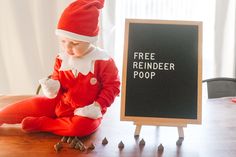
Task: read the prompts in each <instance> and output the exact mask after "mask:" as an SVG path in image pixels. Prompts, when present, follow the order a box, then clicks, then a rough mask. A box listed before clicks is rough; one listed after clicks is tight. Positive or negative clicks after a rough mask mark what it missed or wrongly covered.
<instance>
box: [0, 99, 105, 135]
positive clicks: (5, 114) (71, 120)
mask: <svg viewBox="0 0 236 157" xmlns="http://www.w3.org/2000/svg"><path fill="white" fill-rule="evenodd" d="M56 104H57V103H56V100H55V99H48V98H45V97H33V98H29V99H26V100H23V101H21V102H17V103H14V104H11V105H9V106H7V107H5V108H3V109H2V110H0V124H3V123H7V124H17V123H21V124H22V129H23V130H25V131H26V132H35V131H46V132H52V133H54V134H57V135H62V136H80V137H82V136H86V135H89V134H91V133H93V132H95V131H96V129H97V128H98V127H99V125H100V123H101V118H99V119H95V120H94V119H90V118H86V117H81V116H74V115H73V114H72V116H66V117H57V116H56V114H55V107H56Z"/></svg>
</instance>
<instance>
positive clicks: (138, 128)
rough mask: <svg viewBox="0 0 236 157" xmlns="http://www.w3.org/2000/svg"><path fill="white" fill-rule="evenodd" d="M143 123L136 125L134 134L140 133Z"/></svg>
mask: <svg viewBox="0 0 236 157" xmlns="http://www.w3.org/2000/svg"><path fill="white" fill-rule="evenodd" d="M141 127H142V125H136V128H135V132H134V136H135V137H137V136H139V134H140V131H141Z"/></svg>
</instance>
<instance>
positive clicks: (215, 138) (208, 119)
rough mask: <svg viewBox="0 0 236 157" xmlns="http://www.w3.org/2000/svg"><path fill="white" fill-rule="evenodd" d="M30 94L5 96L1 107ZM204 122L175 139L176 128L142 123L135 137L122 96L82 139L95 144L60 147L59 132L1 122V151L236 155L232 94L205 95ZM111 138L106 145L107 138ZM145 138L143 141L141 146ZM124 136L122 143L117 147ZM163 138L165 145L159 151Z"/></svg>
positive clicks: (20, 155)
mask: <svg viewBox="0 0 236 157" xmlns="http://www.w3.org/2000/svg"><path fill="white" fill-rule="evenodd" d="M26 97H29V96H1V97H0V107H3V106H5V105H6V104H9V103H11V102H14V101H18V100H20V99H24V98H26ZM202 107H203V117H202V119H203V122H202V125H188V126H187V127H186V128H184V133H185V139H184V141H183V144H182V145H181V146H177V145H176V141H177V139H178V133H177V128H175V127H163V126H159V127H158V126H143V127H142V130H141V134H140V136H139V137H138V138H134V136H133V135H134V130H135V126H134V125H133V123H131V122H124V121H120V98H117V99H116V101H115V103H114V104H113V105H112V106H111V107H110V108H109V109H108V112H107V114H106V115H105V116H104V119H103V122H102V125H101V127H100V128H99V129H98V131H97V132H96V133H94V134H92V135H91V136H88V137H85V138H83V139H81V140H82V142H83V143H84V144H85V145H86V146H89V145H90V144H91V143H93V144H94V145H95V149H94V150H92V151H84V152H80V151H79V150H75V149H71V148H69V145H68V144H66V143H63V148H62V150H61V151H59V152H56V151H55V150H54V148H53V146H54V144H56V143H57V142H59V141H60V139H61V137H60V136H56V135H53V134H50V133H30V134H29V133H24V132H23V131H22V130H21V128H20V124H19V125H6V124H4V125H3V126H1V127H0V157H24V156H25V157H77V156H78V157H235V156H236V103H232V102H231V99H230V98H219V99H205V100H203V105H202ZM105 137H106V138H107V140H108V144H107V145H105V146H104V145H102V140H103V138H105ZM142 139H144V141H145V145H144V146H143V147H140V146H139V141H141V140H142ZM120 141H122V142H123V143H124V148H123V149H119V148H118V144H119V143H120ZM160 144H162V145H163V146H164V151H163V152H162V153H160V152H158V146H159V145H160Z"/></svg>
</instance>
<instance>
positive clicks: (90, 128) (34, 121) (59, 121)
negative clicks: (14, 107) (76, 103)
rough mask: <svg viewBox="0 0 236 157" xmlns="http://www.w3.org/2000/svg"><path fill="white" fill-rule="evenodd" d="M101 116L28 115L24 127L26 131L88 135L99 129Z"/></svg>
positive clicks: (23, 122) (63, 134) (23, 123)
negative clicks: (94, 117)
mask: <svg viewBox="0 0 236 157" xmlns="http://www.w3.org/2000/svg"><path fill="white" fill-rule="evenodd" d="M100 124H101V118H99V119H90V118H86V117H80V116H73V117H62V118H56V119H53V118H49V117H45V116H43V117H27V118H25V119H24V120H23V121H22V128H23V130H25V131H26V132H35V131H46V132H52V133H54V134H57V135H62V136H79V137H82V136H87V135H90V134H92V133H93V132H95V131H96V130H97V128H98V127H99V125H100Z"/></svg>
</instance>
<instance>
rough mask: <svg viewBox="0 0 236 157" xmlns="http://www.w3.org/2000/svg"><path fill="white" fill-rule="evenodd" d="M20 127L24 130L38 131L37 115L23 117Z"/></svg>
mask: <svg viewBox="0 0 236 157" xmlns="http://www.w3.org/2000/svg"><path fill="white" fill-rule="evenodd" d="M21 124H22V129H23V130H24V131H25V132H37V131H39V130H38V129H39V125H40V122H39V117H25V118H24V119H23V120H22V122H21Z"/></svg>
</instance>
